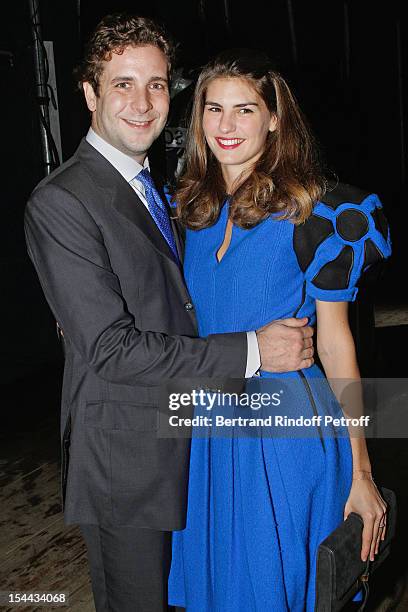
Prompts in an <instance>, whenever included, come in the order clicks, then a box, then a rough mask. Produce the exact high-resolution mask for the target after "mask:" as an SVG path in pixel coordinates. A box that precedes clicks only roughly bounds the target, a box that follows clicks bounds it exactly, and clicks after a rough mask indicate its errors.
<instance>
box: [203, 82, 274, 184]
mask: <svg viewBox="0 0 408 612" xmlns="http://www.w3.org/2000/svg"><path fill="white" fill-rule="evenodd" d="M276 123H277V118H276V115H275V114H271V113H270V112H269V110H268V108H267V106H266V104H265V102H264V101H263V100H262V98H261V97H260V96H259V94H258V93H257V92H256V91H255V89H254V87H253V86H252V85H251V83H249V82H248V81H246V80H245V79H240V78H218V79H214V80H213V81H211V82H210V84H209V85H208V87H207V92H206V96H205V102H204V113H203V130H204V135H205V138H206V141H207V144H208V146H209V147H210V149H211V151H212V152H213V153H214V155H215V157H216V158H217V160H218V161H219V162H220V164H221V166H222V169H223V174H224V176H228V177H231V178H232V180H234V179H235V178H237V177H238V176H239V175H240V174H241V173H242V172H244V173H245V170H247V169H249V168H250V167H251V166H252V164H253V163H254V162H255V161H256V160H257V159H258V158H259V157H260V156H261V155H262V152H263V150H264V147H265V142H266V138H267V136H268V133H269V132H273V131H274V130H275V129H276Z"/></svg>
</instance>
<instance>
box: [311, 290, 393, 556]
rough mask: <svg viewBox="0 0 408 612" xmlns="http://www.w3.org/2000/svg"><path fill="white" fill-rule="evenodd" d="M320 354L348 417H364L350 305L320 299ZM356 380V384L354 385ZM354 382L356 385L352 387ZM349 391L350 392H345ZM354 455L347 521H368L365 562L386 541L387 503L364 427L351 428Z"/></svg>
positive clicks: (317, 304)
mask: <svg viewBox="0 0 408 612" xmlns="http://www.w3.org/2000/svg"><path fill="white" fill-rule="evenodd" d="M316 313H317V352H318V354H319V358H320V361H321V363H322V366H323V368H324V371H325V374H326V376H327V378H328V381H329V384H330V386H331V388H332V390H333V393H334V394H335V396H336V397H337V399H338V401H339V402H340V404H341V406H342V408H343V411H344V412H345V414H346V416H352V417H358V416H360V415H362V414H363V400H362V389H361V385H360V384H358V381H360V372H359V369H358V364H357V359H356V351H355V346H354V340H353V336H352V334H351V330H350V326H349V322H348V303H347V302H321V301H320V300H316ZM352 381H356V382H355V383H352ZM350 383H352V384H350ZM346 389H347V393H344V391H345V390H346ZM349 432H350V443H351V450H352V455H353V481H352V486H351V490H350V495H349V498H348V500H347V503H346V506H345V509H344V518H347V516H348V515H349V514H350V512H356V513H357V514H360V516H362V518H363V520H364V529H363V542H362V549H361V558H362V560H363V561H365V560H366V559H367V557H368V555H370V559H371V560H372V561H373V560H374V555H375V554H376V553H377V552H378V546H379V542H380V539H384V535H385V527H381V526H380V525H383V524H385V512H386V504H385V502H384V500H383V499H382V498H381V496H380V493H379V492H378V489H377V487H376V486H375V484H374V482H373V480H372V478H371V464H370V458H369V456H368V451H367V444H366V441H365V438H364V435H363V431H362V428H356V427H349Z"/></svg>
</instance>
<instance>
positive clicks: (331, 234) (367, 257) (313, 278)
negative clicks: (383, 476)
mask: <svg viewBox="0 0 408 612" xmlns="http://www.w3.org/2000/svg"><path fill="white" fill-rule="evenodd" d="M227 220H228V203H225V204H224V206H223V208H222V210H221V213H220V216H219V219H218V221H217V222H216V223H215V224H214V225H213V226H212V227H209V228H206V229H203V230H200V231H188V232H187V242H186V257H185V277H186V282H187V285H188V288H189V291H190V294H191V296H192V299H193V302H194V305H195V308H196V313H197V318H198V323H199V333H200V335H202V336H206V335H208V334H213V333H224V332H240V331H246V330H254V329H257V328H259V327H261V326H262V325H264V324H266V323H268V322H269V321H271V320H273V319H281V318H286V317H293V316H297V317H303V316H307V317H309V319H310V322H311V324H313V323H314V322H315V299H319V300H324V301H352V300H354V299H355V297H356V294H357V288H356V283H357V281H358V278H359V277H360V275H361V273H362V271H363V270H364V269H365V268H367V267H368V266H369V265H371V264H372V263H374V262H375V261H378V260H379V259H381V258H383V257H387V256H388V255H389V254H390V241H389V234H388V228H387V225H386V222H385V220H384V217H383V214H382V207H381V204H380V202H379V200H378V198H377V196H376V195H372V194H371V195H370V194H366V193H363V192H360V191H358V190H356V189H353V188H350V187H349V186H345V185H339V186H338V187H337V189H336V190H335V191H333V192H331V193H330V194H328V195H327V196H325V201H324V202H319V203H317V205H316V206H315V208H314V211H313V215H312V216H311V217H310V218H309V219H308V221H307V222H306V223H305V224H303V225H301V226H295V225H294V224H293V223H291V222H290V221H287V220H277V219H276V216H273V215H272V216H270V217H269V218H268V219H266V220H265V221H263V222H261V223H260V224H259V225H257V226H256V227H254V228H252V229H250V230H245V229H241V228H239V227H237V226H234V227H233V232H232V239H231V243H230V246H229V248H228V250H227V252H226V253H225V255H224V257H223V259H222V260H221V262H220V263H218V262H217V259H216V252H217V250H218V248H219V247H220V245H221V243H222V242H223V238H224V233H225V228H226V223H227ZM268 376H269V375H268V373H266V372H261V380H262V379H264V378H265V379H266V378H267V377H268ZM276 376H277V375H274V377H275V379H276ZM279 376H281V377H282V381H288V379H290V378H292V379H294V380H295V381H296V382H297V383H298V384H297V385H296V386H295V389H296V394H297V397H296V401H295V402H294V404H293V406H292V408H293V407H295V410H296V411H297V412H298V414H304V415H309V416H312V415H313V414H314V413H315V412H314V411H317V412H318V413H319V414H323V415H324V414H328V413H330V412H333V410H334V412H335V411H336V407H337V409H339V407H338V404H337V403H336V402H335V400H334V396H333V395H332V394H331V391H330V389H329V387H328V385H327V383H326V384H325V385H323V386H322V384H321V383H322V379H323V380H324V374H323V373H322V372H321V370H320V369H319V368H318V367H317V366H312V367H311V368H310V369H307V370H304V371H303V372H300V373H299V372H293V373H289V374H285V375H283V374H282V375H278V378H279ZM317 383H320V384H317ZM334 404H335V407H334V408H333V406H334ZM339 410H340V409H339ZM351 472H352V456H351V448H350V442H349V439H348V437H347V435H345V436H344V435H343V436H337V437H334V436H331V435H328V436H326V435H324V439H322V438H321V437H320V436H319V435H314V436H311V437H310V436H309V437H308V438H297V437H294V436H286V437H285V436H283V437H272V436H269V435H267V434H266V435H265V432H262V430H261V431H260V432H259V435H257V436H251V437H243V436H237V437H234V436H230V437H219V436H215V437H204V438H203V437H202V438H200V437H193V439H192V447H191V460H190V480H189V496H188V513H187V526H186V529H184V530H183V531H179V532H175V533H174V534H173V536H174V537H173V558H172V566H171V572H170V578H169V603H170V604H172V605H178V606H182V607H185V608H187V611H188V612H255V611H256V612H264V611H266V610H271V611H273V612H287V611H290V612H304V611H305V610H306V611H307V612H309V611H310V612H311V611H312V610H314V600H315V584H314V582H315V564H316V551H317V547H318V545H319V543H320V542H321V541H322V540H323V539H324V538H325V537H326V536H327V535H328V534H329V533H330V532H331V531H332V530H333V529H335V528H336V527H337V526H338V525H339V524H340V522H341V521H342V520H343V510H344V505H345V502H346V500H347V497H348V494H349V490H350V486H351Z"/></svg>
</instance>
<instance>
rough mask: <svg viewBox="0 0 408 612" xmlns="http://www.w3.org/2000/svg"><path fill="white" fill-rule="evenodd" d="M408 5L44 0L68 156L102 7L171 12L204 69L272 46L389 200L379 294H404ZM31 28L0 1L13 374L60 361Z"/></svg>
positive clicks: (341, 154) (330, 150)
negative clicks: (44, 248)
mask: <svg viewBox="0 0 408 612" xmlns="http://www.w3.org/2000/svg"><path fill="white" fill-rule="evenodd" d="M402 7H403V2H396V1H395V0H394V1H393V0H391V1H390V0H389V1H388V2H387V3H386V4H384V3H381V4H379V5H376V6H374V5H373V4H372V3H371V2H359V1H356V0H354V1H348V2H344V1H339V0H331V1H330V2H327V1H326V2H322V1H320V0H318V1H314V2H312V3H311V2H308V3H306V2H303V1H302V0H292V2H287V1H284V0H276V1H275V2H273V1H272V0H270V1H267V2H266V1H264V2H262V1H260V0H251V2H248V3H245V4H241V3H239V2H236V1H235V0H229V1H228V0H179V1H177V0H175V1H173V2H168V1H166V0H150V2H149V3H146V2H144V3H138V2H135V1H133V2H125V1H116V2H108V1H104V0H101V1H99V2H98V3H96V2H92V1H90V0H82V1H78V0H64V1H63V2H56V1H55V0H41V1H40V17H41V26H42V34H43V38H44V40H52V41H53V42H54V53H55V62H56V72H57V84H58V96H59V110H60V123H61V136H62V147H63V158H64V159H67V158H68V157H69V156H70V155H71V154H72V153H73V151H74V150H75V148H76V146H77V144H78V142H79V140H80V138H81V137H82V136H83V135H84V134H85V132H86V130H87V127H88V124H89V117H88V114H87V112H86V109H85V105H84V103H83V101H82V98H81V95H80V94H79V93H77V92H76V90H75V83H74V80H73V77H72V70H73V67H74V66H75V64H76V63H77V61H78V59H79V58H80V57H81V54H82V49H83V41H84V39H85V38H86V37H87V35H88V34H89V32H90V31H91V30H92V29H93V27H94V26H95V25H96V23H97V21H98V20H99V18H100V17H102V16H103V15H104V14H106V13H108V12H112V11H118V10H132V11H134V12H138V13H139V14H143V15H149V16H152V17H154V18H157V19H159V20H161V21H163V22H164V23H165V25H166V26H167V27H168V29H169V30H170V32H171V33H172V34H173V35H174V37H175V38H176V40H177V41H179V43H180V47H179V64H180V65H181V66H183V67H184V68H185V69H193V68H198V67H199V66H200V65H202V64H203V63H205V62H206V61H207V60H208V58H209V57H210V56H211V55H213V54H214V53H215V52H217V51H219V50H221V49H223V48H228V47H231V46H233V47H237V46H246V47H256V48H262V49H265V50H266V51H268V52H269V54H270V55H271V56H272V58H273V59H274V61H275V63H276V66H277V68H278V69H279V70H281V71H282V72H283V74H284V76H286V77H287V79H288V81H289V83H290V84H291V86H292V87H293V88H294V91H295V93H296V95H297V97H298V99H299V101H300V103H301V106H302V108H303V109H304V111H305V112H306V115H307V116H308V118H309V120H310V122H311V124H312V126H313V128H314V131H315V133H316V135H317V137H318V139H319V141H320V142H321V144H322V148H323V152H324V155H325V158H326V161H327V164H328V166H329V168H331V169H333V170H334V171H335V172H336V173H337V174H338V176H339V177H340V179H341V180H342V181H345V182H349V183H353V184H355V185H358V186H360V187H362V188H365V189H368V190H372V191H374V192H377V193H378V194H379V195H380V197H381V199H382V200H383V202H384V205H385V209H386V213H387V216H388V218H389V221H390V224H391V230H392V238H393V246H394V255H393V258H392V260H391V262H390V264H389V266H388V269H387V271H386V274H385V275H384V278H383V279H382V281H381V283H380V285H379V287H378V290H377V300H379V301H383V302H384V301H385V302H387V303H390V304H397V303H399V302H404V301H405V300H406V299H407V283H406V282H405V277H406V275H405V261H406V259H407V240H405V239H404V235H405V231H406V230H405V228H406V223H407V207H406V195H407V193H406V192H407V189H406V175H405V172H406V168H405V166H406V149H407V146H406V131H407V129H408V126H407V123H406V119H407V118H406V114H404V113H406V107H407V82H408V79H407V69H408V68H407V63H408V62H407V57H408V54H407V23H406V21H405V22H404V21H403V20H402ZM290 15H292V22H291V19H290ZM31 36H32V35H31V27H30V16H29V5H28V2H24V1H23V0H19V1H15V2H8V3H7V4H6V3H2V26H1V28H0V50H1V51H7V52H8V53H11V54H12V56H11V58H10V56H9V55H5V54H4V53H2V54H1V55H0V74H1V83H2V94H1V96H0V123H1V134H2V140H1V145H0V150H1V169H2V172H1V177H2V179H1V219H2V223H1V230H0V231H1V259H0V261H1V286H2V298H1V308H2V311H3V312H2V314H1V322H2V329H3V334H2V342H1V344H0V362H1V368H0V371H1V376H2V380H3V381H4V382H5V383H7V382H12V381H15V380H20V379H23V378H24V377H25V376H27V375H35V373H36V371H37V370H38V369H41V368H44V367H49V365H52V364H58V363H60V350H59V347H58V345H57V342H56V336H55V333H54V323H53V321H52V318H51V316H50V314H49V312H48V309H47V307H46V305H45V304H44V300H43V298H42V294H41V290H40V289H39V286H38V283H37V280H36V277H35V274H34V272H33V269H32V268H31V264H30V263H29V261H28V259H27V256H26V251H25V245H24V236H23V229H22V215H23V210H24V206H25V202H26V199H27V197H28V195H29V194H30V192H31V190H32V189H33V187H34V186H35V184H36V183H37V182H38V181H39V180H40V179H41V178H42V173H43V170H42V161H41V149H40V138H39V121H38V111H37V107H36V105H37V102H36V99H35V95H34V69H33V54H32V39H31ZM176 100H177V98H176ZM404 122H405V124H404ZM404 130H405V132H404Z"/></svg>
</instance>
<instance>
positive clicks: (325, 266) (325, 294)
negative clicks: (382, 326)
mask: <svg viewBox="0 0 408 612" xmlns="http://www.w3.org/2000/svg"><path fill="white" fill-rule="evenodd" d="M342 196H343V197H342ZM344 196H347V197H346V201H345V197H344ZM326 200H327V201H326ZM294 248H295V252H296V256H297V259H298V262H299V266H300V268H301V270H302V272H303V273H304V277H305V281H306V292H307V294H308V295H310V296H312V297H314V298H315V299H318V300H322V301H326V302H343V301H354V300H355V299H356V296H357V292H358V288H357V286H356V285H357V282H358V280H359V278H360V277H361V275H362V274H363V272H364V271H365V270H367V268H369V267H370V266H372V265H373V264H375V263H377V262H379V261H381V260H382V259H385V258H386V257H389V256H390V254H391V241H390V234H389V228H388V223H387V221H386V218H385V216H384V213H383V208H382V204H381V202H380V200H379V198H378V196H377V195H375V194H367V193H363V192H361V191H360V190H357V189H354V191H353V189H352V188H351V187H350V186H348V185H346V186H342V185H341V186H340V187H339V188H338V189H337V193H335V194H334V195H333V193H331V194H329V197H327V198H326V197H325V201H322V202H318V203H317V204H316V206H315V207H314V209H313V213H312V215H311V216H310V217H309V218H308V219H307V221H306V222H305V223H304V224H302V225H299V226H296V228H295V230H294Z"/></svg>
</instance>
